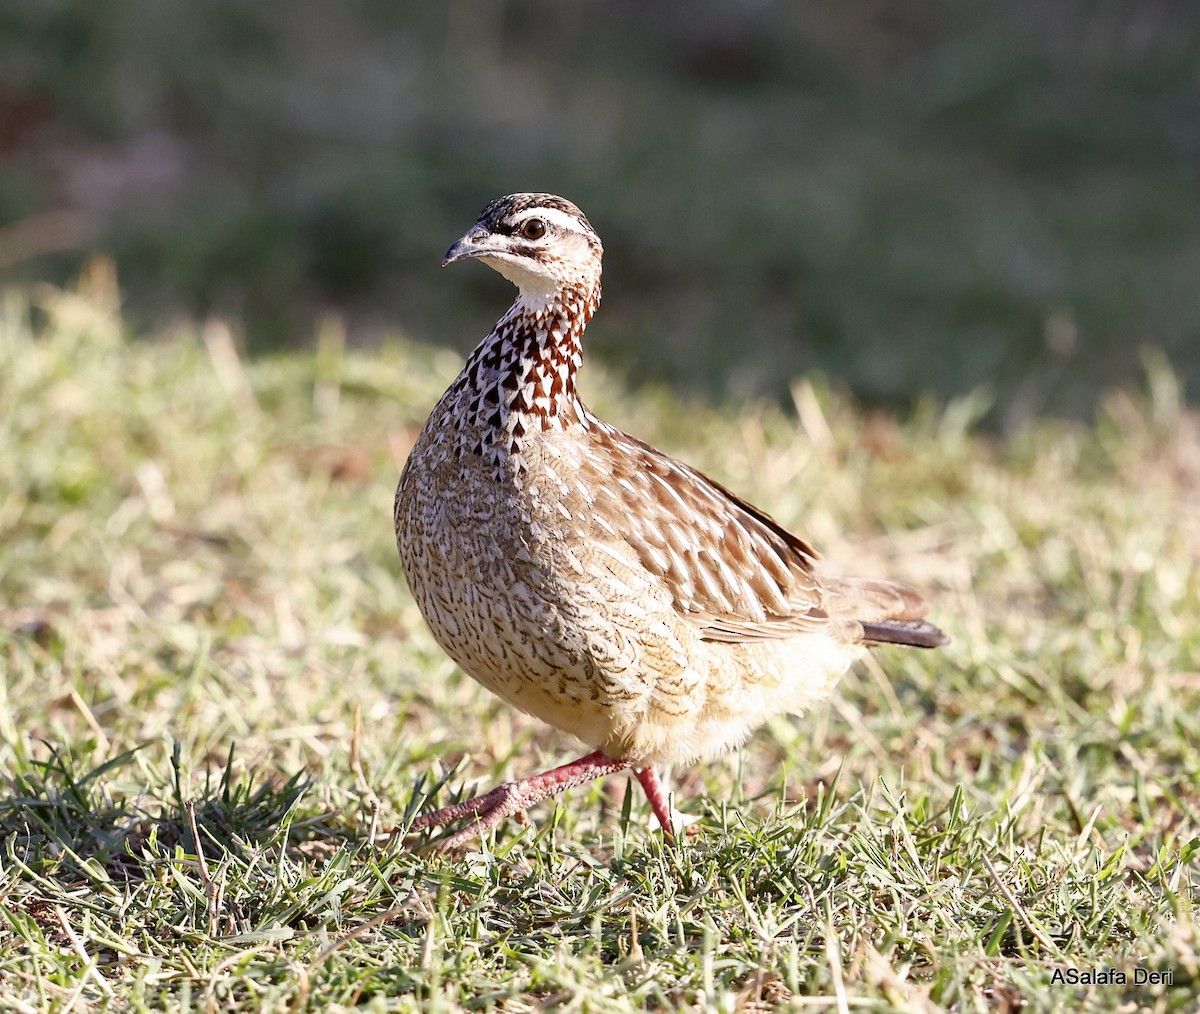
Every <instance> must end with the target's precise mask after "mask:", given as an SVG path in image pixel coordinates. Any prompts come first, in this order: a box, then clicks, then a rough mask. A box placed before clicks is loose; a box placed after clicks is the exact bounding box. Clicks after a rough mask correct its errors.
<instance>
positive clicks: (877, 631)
mask: <svg viewBox="0 0 1200 1014" xmlns="http://www.w3.org/2000/svg"><path fill="white" fill-rule="evenodd" d="M862 628H863V640H864V641H867V642H869V643H871V644H907V645H909V646H910V647H913V648H940V647H941V646H942V645H943V644H949V643H950V638H948V637H947V636H946V635H945V634H943V633H942V632H941V631H940V630H939V629H938V628H937V627H935V626H934V625H933V624H932V623H928V622H926V621H925V620H874V621H867V622H865V623H863V625H862Z"/></svg>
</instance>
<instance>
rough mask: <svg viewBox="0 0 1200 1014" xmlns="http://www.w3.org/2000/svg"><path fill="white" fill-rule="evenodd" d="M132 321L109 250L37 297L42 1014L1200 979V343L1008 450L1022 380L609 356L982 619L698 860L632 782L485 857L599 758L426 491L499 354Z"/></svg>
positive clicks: (1185, 997) (1122, 993)
mask: <svg viewBox="0 0 1200 1014" xmlns="http://www.w3.org/2000/svg"><path fill="white" fill-rule="evenodd" d="M480 324H481V326H483V325H485V324H486V322H484V321H481V322H480ZM130 337H131V336H129V335H127V334H126V333H125V325H124V324H123V322H122V318H121V314H120V307H119V301H118V298H117V295H116V287H115V282H114V281H113V279H112V277H111V274H110V272H109V270H108V269H107V268H106V267H105V266H104V264H103V263H97V264H94V265H93V266H92V268H91V269H90V271H89V273H88V274H87V275H86V276H85V278H84V279H83V281H82V282H81V285H80V287H79V288H78V290H76V291H59V290H54V289H49V288H34V289H31V290H29V291H18V292H9V293H8V294H7V295H6V296H5V297H4V302H3V306H2V312H0V545H2V546H3V550H2V552H0V665H2V666H3V668H4V670H5V672H4V680H3V688H4V689H3V691H0V693H2V694H3V696H0V772H3V787H0V1007H4V1008H5V1009H14V1010H19V1011H26V1010H28V1011H34V1010H70V1009H76V1008H78V1009H83V1008H84V1007H88V1008H91V1007H102V1008H103V1007H107V1008H110V1009H121V1010H126V1009H132V1010H139V1009H162V1008H169V1009H184V1008H187V1009H191V1008H204V1009H209V1010H222V1011H224V1010H261V1009H279V1010H282V1009H289V1010H302V1009H307V1008H311V1007H316V1006H329V1007H331V1008H333V1009H338V1008H344V1007H352V1006H363V1007H367V1008H368V1009H372V1010H392V1009H397V1010H461V1009H464V1008H465V1009H480V1008H482V1009H499V1010H530V1009H540V1008H553V1009H570V1010H604V1011H610V1010H611V1011H622V1010H640V1009H644V1008H646V1007H650V1008H658V1009H675V1008H680V1007H682V1008H688V1009H713V1010H765V1009H771V1008H776V1007H780V1008H796V1009H799V1008H803V1009H829V1010H835V1009H836V1010H847V1009H850V1008H853V1009H870V1010H893V1009H894V1010H917V1011H925V1010H933V1009H937V1008H939V1007H941V1008H954V1009H958V1010H967V1011H970V1010H990V1009H999V1010H1011V1009H1014V1008H1016V1007H1018V1006H1020V1005H1022V1004H1025V1005H1028V1006H1029V1007H1031V1008H1034V1009H1045V1010H1064V1011H1067V1010H1071V1011H1073V1010H1081V1009H1082V1010H1116V1009H1124V1010H1130V1009H1138V1008H1141V1009H1153V1010H1180V1011H1183V1010H1192V1009H1194V1007H1195V1004H1196V1001H1197V996H1198V995H1200V938H1198V937H1197V925H1196V916H1195V906H1196V902H1197V896H1198V894H1197V892H1198V889H1200V869H1198V866H1197V860H1198V859H1200V774H1198V772H1200V737H1198V735H1197V733H1196V731H1195V730H1196V729H1197V728H1198V727H1200V722H1197V717H1198V716H1200V673H1198V671H1197V670H1198V669H1200V623H1197V617H1200V577H1198V576H1197V569H1196V560H1197V558H1198V557H1200V420H1198V418H1197V414H1196V413H1195V411H1194V410H1191V409H1188V408H1186V407H1185V406H1183V405H1182V404H1181V401H1180V398H1179V394H1178V390H1177V388H1176V386H1175V384H1174V381H1173V379H1172V377H1171V375H1170V373H1169V372H1168V371H1167V370H1166V369H1165V368H1163V367H1162V366H1161V365H1158V364H1156V363H1155V362H1154V361H1153V360H1151V361H1149V362H1148V364H1147V371H1146V381H1145V384H1144V391H1143V392H1142V393H1140V394H1137V395H1131V394H1128V393H1117V394H1113V395H1112V396H1110V397H1109V398H1108V399H1107V400H1106V401H1105V403H1104V405H1103V407H1102V409H1101V411H1100V412H1099V414H1098V417H1097V420H1096V422H1095V424H1094V425H1092V426H1091V427H1084V426H1081V425H1068V424H1064V423H1059V422H1053V421H1046V422H1043V423H1040V424H1038V425H1037V426H1035V427H1033V428H1030V429H1028V430H1026V431H1023V432H1022V433H1020V434H1018V435H1016V436H1014V437H1012V438H1011V439H1009V440H1007V441H1005V442H1003V443H1001V442H997V441H995V440H993V439H989V438H986V437H982V436H978V435H976V434H975V433H974V431H973V422H974V421H975V420H976V419H977V418H978V417H979V414H980V412H981V411H983V410H984V408H985V407H986V405H985V403H984V402H983V400H982V399H980V398H971V399H966V400H963V401H960V402H956V403H952V404H950V405H948V406H945V407H944V408H938V407H934V406H932V405H928V406H923V407H920V408H918V409H917V410H916V411H914V412H913V413H912V414H911V416H910V417H909V418H906V419H904V420H903V421H898V420H896V419H894V418H891V417H887V416H883V415H866V416H864V415H862V414H861V413H859V412H858V411H857V410H856V408H855V406H854V405H852V404H851V403H850V402H849V401H848V400H847V399H846V398H844V397H843V396H841V395H839V394H837V393H836V392H833V391H830V390H828V389H827V388H826V387H825V386H824V385H822V384H821V383H819V382H813V383H800V384H798V385H797V386H796V388H795V402H796V405H795V409H796V410H795V411H794V412H791V411H789V412H784V411H781V410H779V409H777V408H774V407H771V406H767V405H751V406H744V405H743V406H739V407H738V408H737V410H725V409H719V408H712V407H706V406H701V405H695V404H680V403H679V402H678V401H675V400H673V399H672V398H671V397H669V396H667V395H657V394H655V393H654V392H653V391H650V392H645V393H643V394H641V395H639V396H638V398H637V399H636V400H633V399H630V398H629V397H628V396H627V395H623V394H622V393H621V392H620V391H619V390H616V389H615V387H614V386H613V385H611V384H610V383H609V382H607V381H606V380H605V378H604V377H603V376H602V375H598V374H597V371H596V369H595V368H594V367H593V368H592V369H590V370H589V371H588V374H587V378H586V385H585V386H587V389H588V391H589V393H590V396H591V400H592V402H593V403H594V405H595V406H596V407H597V409H598V410H599V411H600V412H601V414H602V415H604V416H605V417H607V418H610V419H612V420H614V421H616V422H618V423H620V424H622V425H623V426H625V427H626V428H628V429H631V430H632V431H634V432H636V433H638V434H639V435H641V436H644V437H647V438H649V439H651V440H653V441H655V442H657V443H659V444H660V445H664V446H666V447H668V448H669V449H671V450H672V451H674V452H676V453H678V454H680V455H681V456H683V457H685V458H687V459H688V460H690V461H693V462H695V463H696V464H698V465H699V466H701V467H703V468H705V469H707V470H709V471H711V472H712V473H714V474H716V475H717V476H719V477H720V478H721V479H722V480H724V481H725V482H727V483H729V484H730V485H731V486H733V487H734V488H736V489H738V490H740V491H744V492H746V493H747V494H749V495H750V496H751V497H752V498H753V499H754V500H756V501H757V502H759V503H761V504H763V505H764V506H765V507H767V508H768V509H770V510H771V511H772V512H773V513H774V514H775V515H776V516H778V517H779V518H780V519H781V520H782V521H784V522H785V523H787V524H790V525H793V526H794V527H796V528H798V529H799V530H801V531H803V532H805V533H806V534H807V535H809V536H810V537H811V538H812V539H813V540H814V541H815V542H816V543H817V545H819V546H820V547H821V548H822V549H823V550H824V552H825V554H826V559H827V561H828V566H829V567H830V569H831V570H836V569H844V570H853V571H858V572H862V573H872V572H880V573H887V574H892V575H895V576H898V577H902V578H905V579H908V580H910V581H912V582H914V583H916V584H917V585H918V586H920V587H921V588H922V589H924V590H925V591H927V592H928V593H929V596H930V598H931V600H932V602H933V611H934V615H935V618H936V619H937V620H938V622H939V623H942V624H944V625H945V626H946V627H947V628H948V629H949V631H950V632H951V633H952V634H953V635H954V638H955V640H954V643H953V645H951V646H950V647H949V648H947V649H945V650H943V651H941V652H936V653H917V652H907V653H905V652H901V651H898V650H889V651H880V652H879V653H878V654H877V655H876V656H875V657H874V659H873V660H872V661H870V662H869V663H868V664H866V665H864V666H861V667H859V668H857V669H856V670H855V671H854V672H853V673H851V674H850V675H849V676H847V678H846V679H845V680H844V681H843V682H842V684H841V687H840V690H839V692H838V694H837V696H836V697H835V699H834V700H833V701H831V702H830V703H829V704H828V705H827V706H825V707H823V708H821V709H819V710H817V711H816V712H814V713H812V714H810V715H808V716H806V717H805V718H803V719H800V720H796V719H791V718H780V719H778V720H776V721H773V722H771V723H770V724H769V726H768V727H767V728H765V729H764V730H762V731H761V732H760V733H759V734H758V735H757V736H756V737H755V738H754V739H753V741H752V742H751V743H750V744H749V746H748V747H747V748H746V749H745V750H743V751H742V752H741V753H739V754H737V755H735V756H732V757H730V758H728V759H724V760H720V761H716V762H713V763H711V764H707V765H704V766H702V767H698V768H696V769H691V770H676V771H675V772H673V774H672V778H673V783H674V785H675V787H676V791H677V796H678V799H679V801H680V802H681V805H682V808H683V809H684V810H685V811H687V812H691V813H693V814H697V815H699V816H700V817H701V818H702V819H701V826H702V828H703V831H702V833H701V834H699V835H698V836H697V837H695V838H692V839H690V840H689V841H688V842H687V843H686V844H685V845H684V846H682V847H680V848H670V847H666V846H664V844H663V842H662V841H661V839H660V838H659V837H658V835H657V834H655V833H654V832H653V831H652V829H651V821H650V817H649V813H648V808H647V806H646V804H645V801H644V799H643V798H642V797H641V795H640V794H638V793H631V792H629V791H628V790H627V783H626V779H625V778H624V777H623V776H617V777H612V778H609V779H607V780H606V781H604V782H602V783H600V784H598V785H596V786H594V787H591V788H588V789H586V790H584V789H580V790H576V791H574V792H572V793H571V794H569V796H567V797H566V798H565V799H564V800H563V801H562V803H561V804H560V805H558V806H557V807H542V808H539V809H538V810H536V811H535V812H534V813H533V814H532V822H531V823H530V824H529V825H527V826H525V827H520V826H518V825H515V824H509V825H507V826H506V827H504V828H503V829H502V830H501V832H500V833H499V834H497V835H496V836H495V837H494V838H490V839H489V840H487V841H485V842H483V843H481V845H480V847H479V850H478V851H476V852H473V853H471V854H470V855H468V856H466V857H465V858H464V859H462V860H459V861H451V860H448V859H445V858H442V857H439V856H436V855H422V854H419V853H416V852H413V851H409V850H406V849H404V848H402V847H399V846H398V845H397V844H396V843H394V842H393V841H392V840H391V839H390V837H389V836H388V834H387V829H388V828H389V827H390V826H392V825H395V824H403V822H404V821H405V820H406V819H407V818H408V817H410V816H411V815H412V814H413V813H414V812H415V811H416V810H417V809H418V808H420V807H424V806H426V805H432V802H433V801H434V799H436V800H438V801H445V800H446V799H448V798H450V796H451V794H452V793H455V792H460V791H465V790H468V789H470V788H471V787H472V785H473V784H475V783H478V785H479V786H481V787H482V786H486V785H490V784H491V783H492V782H494V781H495V780H497V779H500V778H503V777H506V776H511V775H518V774H522V773H529V772H532V771H534V770H535V769H539V768H540V767H542V766H548V765H550V764H552V763H554V762H557V761H560V760H562V759H566V758H567V757H568V756H570V752H571V750H573V749H574V745H573V744H570V743H567V742H564V740H563V739H562V737H560V736H557V735H556V734H554V733H552V732H550V731H548V730H547V729H545V728H543V727H541V726H539V725H538V724H537V723H536V722H534V721H532V720H530V719H528V718H526V717H524V716H521V715H516V714H513V713H512V712H511V711H509V710H508V709H506V708H505V707H504V706H502V705H500V704H499V703H498V702H496V701H494V700H493V699H491V698H490V697H489V696H488V695H487V694H486V693H484V692H483V691H482V690H480V689H479V688H477V687H476V686H475V685H474V684H473V683H472V682H471V681H470V680H469V679H467V678H465V677H464V676H462V674H461V673H459V672H458V671H457V670H456V669H455V667H454V666H453V665H452V664H451V663H450V662H449V661H448V660H447V659H446V658H445V657H444V656H443V655H442V653H441V652H440V651H439V650H438V648H437V647H436V645H435V644H434V643H433V641H432V639H431V638H430V636H429V634H428V633H427V631H426V630H425V628H424V626H423V624H422V621H421V618H420V616H419V614H418V612H417V610H416V608H415V606H414V604H413V603H412V601H411V600H410V599H409V597H408V594H407V591H406V589H405V586H404V582H403V579H402V576H401V573H400V568H399V564H398V562H397V559H396V556H395V550H394V547H393V545H392V537H391V532H390V525H389V516H390V515H389V508H390V499H391V490H392V487H393V484H394V481H395V477H396V475H397V474H398V471H399V467H400V465H401V463H402V461H403V459H404V457H405V454H406V452H407V448H408V446H409V444H410V442H411V440H412V439H413V437H414V435H415V433H416V432H417V428H418V427H419V426H420V425H421V423H422V421H423V419H424V415H425V413H426V412H427V411H428V409H429V407H430V405H431V404H432V402H433V400H434V398H435V397H436V396H437V394H438V393H439V392H440V391H441V389H442V388H443V387H444V386H445V384H446V383H447V382H448V381H449V380H450V379H451V378H452V376H453V375H454V373H455V372H456V370H457V367H458V360H457V359H456V357H454V356H453V355H449V354H446V353H443V352H439V351H435V350H431V349H428V348H424V347H419V346H416V345H413V344H410V343H407V342H405V341H403V340H400V339H398V338H397V339H396V340H394V341H393V342H392V343H391V344H389V345H388V346H387V347H385V348H384V349H383V350H382V351H380V352H379V353H372V354H366V353H357V352H351V351H348V350H346V349H345V348H344V343H343V342H342V341H341V339H340V335H339V332H338V329H337V327H336V325H335V324H332V323H330V324H328V325H326V326H325V327H324V329H323V332H322V334H321V336H320V338H319V340H318V342H317V351H316V352H315V353H314V354H312V355H289V356H283V357H279V358H273V359H262V360H255V361H251V362H247V361H244V360H243V359H242V358H241V357H239V355H238V354H237V351H236V342H235V341H234V340H233V338H232V337H231V335H230V333H229V331H228V330H227V329H226V328H225V327H224V326H223V325H221V324H219V323H214V324H210V325H208V326H206V327H205V328H203V329H201V330H200V332H199V333H193V332H192V331H191V330H189V329H188V328H181V329H180V330H179V331H178V333H174V334H165V335H157V336H154V338H155V340H154V341H131V340H130ZM1109 968H1112V969H1118V970H1122V971H1124V972H1125V973H1126V974H1127V975H1128V977H1129V981H1128V982H1127V983H1126V984H1125V985H1109V986H1088V985H1074V986H1072V985H1065V984H1057V983H1055V982H1054V981H1053V977H1054V974H1055V971H1056V970H1061V971H1066V970H1068V969H1081V970H1089V969H1090V970H1103V969H1109ZM1137 968H1140V969H1143V970H1149V971H1156V972H1168V971H1169V972H1170V973H1171V975H1172V978H1173V983H1172V984H1171V985H1170V986H1165V985H1151V984H1136V983H1135V982H1134V981H1133V973H1134V969H1137Z"/></svg>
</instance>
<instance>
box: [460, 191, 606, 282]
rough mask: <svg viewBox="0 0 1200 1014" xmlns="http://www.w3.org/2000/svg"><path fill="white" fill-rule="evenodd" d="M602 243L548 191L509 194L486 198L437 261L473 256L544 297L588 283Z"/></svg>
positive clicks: (595, 274)
mask: <svg viewBox="0 0 1200 1014" xmlns="http://www.w3.org/2000/svg"><path fill="white" fill-rule="evenodd" d="M603 254H604V248H603V247H602V246H601V245H600V237H599V236H597V235H596V232H595V230H594V229H593V228H592V226H591V223H589V222H588V220H587V218H585V217H584V214H583V212H582V211H580V210H579V209H578V208H577V207H575V205H574V204H572V203H571V202H570V201H567V200H564V199H563V198H561V197H555V196H554V195H553V194H509V196H507V197H500V198H497V199H496V200H494V201H492V203H491V204H489V205H488V206H487V207H486V208H484V209H483V213H482V214H481V215H480V216H479V220H478V221H477V222H476V223H475V224H474V225H473V226H471V228H470V229H469V230H468V231H467V234H466V235H465V236H463V238H462V239H460V240H459V241H458V242H457V243H455V244H454V245H453V246H452V247H451V248H450V249H449V250H447V251H446V257H445V259H444V260H443V261H442V266H443V267H445V266H446V265H447V264H453V263H454V262H455V261H459V260H463V259H464V258H466V257H475V258H477V259H478V260H481V261H483V262H484V264H486V265H487V266H488V267H490V268H493V269H494V270H496V271H498V272H500V274H502V275H503V276H504V277H505V278H507V279H508V280H509V281H510V282H512V283H513V284H514V285H515V286H516V287H517V288H518V289H520V290H521V294H522V295H523V296H528V297H533V298H543V299H544V298H549V297H551V296H553V295H554V294H555V293H556V292H559V291H560V290H562V289H563V288H564V287H567V286H575V285H579V284H582V285H584V286H587V287H589V288H590V287H593V286H595V285H597V284H598V283H599V280H600V261H601V258H602V256H603Z"/></svg>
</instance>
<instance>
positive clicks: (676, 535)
mask: <svg viewBox="0 0 1200 1014" xmlns="http://www.w3.org/2000/svg"><path fill="white" fill-rule="evenodd" d="M597 439H601V440H610V441H614V442H617V443H619V444H621V446H620V447H619V448H618V449H616V452H615V453H612V452H611V451H612V449H608V450H609V453H605V454H603V455H599V456H598V457H599V458H602V459H603V460H604V461H605V462H606V463H616V464H615V465H613V466H612V467H613V472H612V474H611V476H606V477H601V483H602V488H603V489H604V491H605V493H607V495H608V497H610V498H612V499H615V500H616V501H617V503H616V507H617V509H618V512H619V517H620V525H619V532H620V536H621V538H622V539H623V540H624V541H625V542H626V544H627V545H628V546H629V547H630V548H631V549H632V550H633V551H634V552H635V553H636V555H637V558H638V562H639V564H640V565H641V567H643V568H644V569H645V570H646V571H648V572H649V573H651V574H653V575H654V576H655V577H656V578H657V579H658V580H659V581H661V582H662V583H663V584H664V585H665V586H666V587H667V588H668V589H669V591H670V593H671V595H672V597H673V599H674V604H675V607H676V609H677V610H678V612H679V614H680V615H681V616H683V617H684V618H686V619H687V620H688V621H690V622H692V623H694V624H696V626H697V627H699V629H700V632H701V636H702V637H704V638H705V639H707V640H712V641H729V642H739V641H756V640H768V639H774V638H783V637H793V636H795V635H797V634H802V633H810V632H813V631H817V630H827V629H829V627H830V625H831V624H837V625H838V626H844V625H849V624H853V620H846V621H840V620H831V618H830V615H829V613H828V612H827V611H826V608H825V602H824V592H823V589H822V586H821V583H820V581H819V580H818V579H817V576H816V574H815V573H814V571H813V563H814V562H815V561H816V560H817V559H818V555H817V553H816V551H815V550H814V549H813V548H812V547H811V546H809V545H808V543H806V542H805V541H804V540H803V539H801V538H799V537H798V536H796V535H793V534H792V533H790V532H788V531H787V530H786V529H785V528H783V527H782V526H780V525H779V523H778V522H776V521H775V520H774V519H773V518H771V517H770V516H769V515H767V514H765V513H764V512H763V511H761V510H759V509H758V508H757V507H755V506H753V505H752V504H750V503H748V502H747V501H745V500H743V499H742V498H741V497H739V496H737V495H736V494H734V493H731V492H730V491H729V490H728V489H726V488H725V487H724V486H722V485H721V484H720V483H718V482H716V481H714V480H713V479H710V478H709V477H708V476H706V475H704V474H703V473H702V472H698V471H697V470H696V469H694V468H691V467H690V466H688V465H685V464H683V463H682V462H679V461H676V460H674V459H673V458H670V457H668V456H667V455H665V454H663V453H662V452H661V451H659V450H657V449H655V448H653V447H651V446H650V445H649V444H646V443H644V442H642V441H641V440H638V439H637V438H635V437H631V436H629V435H628V434H625V433H622V432H620V431H619V430H616V429H613V428H611V427H608V426H603V431H602V432H601V433H599V434H598V435H597ZM606 480H607V481H606ZM597 506H598V508H599V509H601V510H603V509H605V507H606V506H607V505H600V504H598V505H597ZM857 636H861V631H859V632H857ZM857 636H855V635H854V634H852V635H851V639H857Z"/></svg>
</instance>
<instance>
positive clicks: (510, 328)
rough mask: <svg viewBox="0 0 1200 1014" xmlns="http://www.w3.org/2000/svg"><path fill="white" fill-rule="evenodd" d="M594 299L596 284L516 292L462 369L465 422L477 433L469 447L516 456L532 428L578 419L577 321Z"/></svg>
mask: <svg viewBox="0 0 1200 1014" xmlns="http://www.w3.org/2000/svg"><path fill="white" fill-rule="evenodd" d="M599 303H600V284H599V281H598V280H597V281H596V282H594V283H591V284H586V283H585V284H579V285H572V286H564V287H561V288H559V289H556V290H555V291H554V292H552V293H549V294H544V295H543V294H530V293H527V292H522V293H521V295H520V296H518V297H517V301H516V302H515V303H513V305H512V306H511V307H509V309H508V312H507V313H505V314H504V316H503V317H501V318H500V320H499V321H497V322H496V326H495V328H493V329H492V333H491V334H490V335H488V336H487V338H485V339H484V340H483V341H482V342H481V343H480V344H479V346H478V348H476V349H475V351H474V352H473V353H472V354H471V357H470V358H469V359H468V360H467V365H466V367H465V368H464V369H463V374H462V376H463V379H464V380H465V382H466V392H465V393H468V398H469V401H468V405H467V412H466V418H465V419H464V420H463V421H464V422H465V423H466V428H468V429H470V430H472V431H474V432H475V433H476V434H480V436H479V441H478V443H477V444H476V446H475V448H474V449H475V450H476V452H477V453H481V454H483V455H484V456H485V457H490V458H493V459H494V460H497V461H500V460H503V459H507V458H509V457H512V456H516V457H518V458H519V456H520V453H521V448H522V444H523V442H524V440H525V439H526V438H527V437H528V436H529V435H530V434H532V433H535V432H546V431H548V430H553V429H566V428H567V427H568V426H571V425H573V424H576V423H579V422H586V420H587V418H588V415H587V410H586V409H585V408H584V407H583V405H582V403H581V402H580V401H579V396H578V394H577V392H576V389H575V375H576V373H577V372H578V370H579V367H580V365H581V364H582V361H583V346H582V338H583V331H584V328H585V327H586V326H587V323H588V321H589V320H591V319H592V314H593V313H595V311H596V307H597V306H598V305H599Z"/></svg>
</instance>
